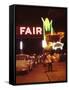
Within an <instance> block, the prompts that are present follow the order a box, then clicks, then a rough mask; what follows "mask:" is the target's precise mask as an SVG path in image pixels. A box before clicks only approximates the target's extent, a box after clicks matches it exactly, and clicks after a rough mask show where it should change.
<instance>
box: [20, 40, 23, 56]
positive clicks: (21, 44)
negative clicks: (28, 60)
mask: <svg viewBox="0 0 69 90" xmlns="http://www.w3.org/2000/svg"><path fill="white" fill-rule="evenodd" d="M22 50H23V41H20V52H21V54H22Z"/></svg>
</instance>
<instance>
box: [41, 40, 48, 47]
mask: <svg viewBox="0 0 69 90" xmlns="http://www.w3.org/2000/svg"><path fill="white" fill-rule="evenodd" d="M42 47H43V48H46V47H47V42H46V40H42Z"/></svg>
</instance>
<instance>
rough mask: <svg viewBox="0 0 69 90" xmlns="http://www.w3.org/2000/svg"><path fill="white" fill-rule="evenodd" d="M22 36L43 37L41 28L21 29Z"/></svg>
mask: <svg viewBox="0 0 69 90" xmlns="http://www.w3.org/2000/svg"><path fill="white" fill-rule="evenodd" d="M20 35H42V28H41V27H32V28H30V27H20Z"/></svg>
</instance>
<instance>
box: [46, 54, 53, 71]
mask: <svg viewBox="0 0 69 90" xmlns="http://www.w3.org/2000/svg"><path fill="white" fill-rule="evenodd" d="M47 60H48V71H52V57H51V54H48V55H47Z"/></svg>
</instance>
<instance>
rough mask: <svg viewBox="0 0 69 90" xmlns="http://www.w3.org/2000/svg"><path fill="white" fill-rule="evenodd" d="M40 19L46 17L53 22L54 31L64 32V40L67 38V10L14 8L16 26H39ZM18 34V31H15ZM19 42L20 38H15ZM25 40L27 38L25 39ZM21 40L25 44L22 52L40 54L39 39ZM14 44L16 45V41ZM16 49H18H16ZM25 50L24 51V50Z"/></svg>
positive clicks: (29, 7)
mask: <svg viewBox="0 0 69 90" xmlns="http://www.w3.org/2000/svg"><path fill="white" fill-rule="evenodd" d="M41 17H43V18H44V19H45V18H46V17H48V18H49V19H50V20H51V19H52V20H53V27H54V31H55V32H57V31H64V32H65V39H66V36H67V9H66V8H54V7H34V6H16V26H18V25H24V26H41V27H42V21H41ZM16 32H18V30H16ZM17 38H18V39H19V40H20V38H19V37H17ZM26 38H27V37H26ZM26 38H23V42H24V44H25V47H24V51H26V52H29V51H31V52H32V50H33V52H35V53H36V52H41V50H42V47H41V46H40V45H39V43H41V40H42V36H41V38H40V39H39V38H37V39H36V38H34V39H32V38H28V39H26ZM19 40H17V42H16V43H18V41H19ZM17 48H18V47H17ZM25 49H26V50H25Z"/></svg>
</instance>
